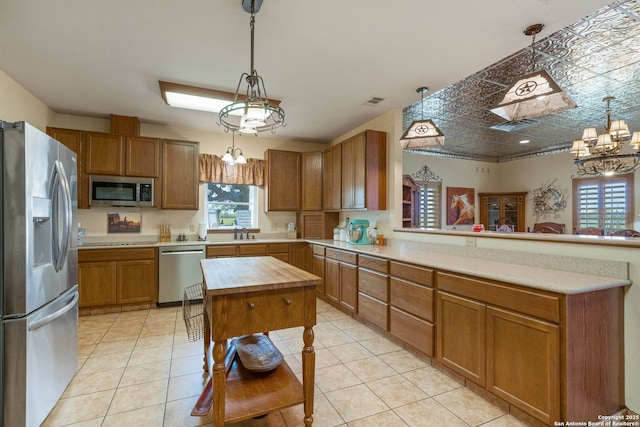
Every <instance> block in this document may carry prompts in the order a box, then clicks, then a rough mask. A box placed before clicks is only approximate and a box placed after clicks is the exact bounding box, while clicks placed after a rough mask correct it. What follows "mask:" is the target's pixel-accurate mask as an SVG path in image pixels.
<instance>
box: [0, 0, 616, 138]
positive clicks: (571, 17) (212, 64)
mask: <svg viewBox="0 0 640 427" xmlns="http://www.w3.org/2000/svg"><path fill="white" fill-rule="evenodd" d="M608 3H610V0H563V1H552V0H518V1H515V0H485V1H478V0H462V1H440V2H435V1H426V0H400V1H389V0H323V1H315V2H313V1H308V0H264V2H263V4H262V8H261V10H260V11H259V13H258V14H257V15H256V25H255V35H256V43H255V44H256V47H255V68H256V70H257V71H258V73H259V74H260V75H261V76H262V77H263V78H264V81H265V85H266V89H267V91H268V95H269V97H270V98H275V99H280V100H281V101H282V103H281V106H282V107H283V109H284V110H285V112H286V115H287V116H286V122H287V123H288V125H287V126H286V127H285V128H280V129H278V130H277V134H276V137H278V138H284V139H294V140H303V141H312V142H327V141H329V140H331V139H333V138H336V137H339V136H340V135H342V134H344V133H346V132H348V131H349V130H351V129H353V128H355V127H357V126H359V125H361V124H363V123H364V122H366V121H368V120H370V119H372V118H375V117H377V116H379V115H381V114H383V113H384V112H386V111H389V110H391V109H401V108H404V107H407V106H408V105H410V104H413V103H414V102H416V101H417V100H418V99H419V95H418V94H417V93H416V88H417V87H419V86H425V85H426V86H429V88H430V91H429V93H434V92H436V91H438V90H440V89H442V88H445V87H447V86H449V85H451V84H452V83H455V82H457V81H459V80H461V79H463V78H464V77H466V76H469V75H471V74H473V73H475V72H477V71H478V70H481V69H483V68H485V67H487V66H489V65H490V64H493V63H495V62H496V61H498V60H500V59H502V58H505V57H507V56H509V55H511V54H512V53H514V52H516V51H518V50H520V49H522V48H524V47H526V46H527V45H529V44H530V42H531V39H530V38H529V37H526V36H524V35H523V34H522V31H523V29H524V28H525V27H527V26H529V25H531V24H534V23H538V22H540V23H543V24H545V28H544V30H543V31H542V33H540V35H539V36H538V37H539V38H540V39H542V38H544V37H546V36H547V35H549V34H552V33H554V32H555V31H558V30H560V29H562V28H563V27H565V26H567V25H569V24H571V23H573V22H575V21H577V20H579V19H581V18H584V17H585V16H586V15H588V14H590V13H592V12H594V11H596V10H598V9H599V8H601V7H603V6H605V5H607V4H608ZM0 5H1V6H2V7H1V8H0V69H2V70H3V71H5V72H6V73H7V74H8V75H9V76H11V77H12V78H13V79H15V80H16V81H17V82H18V83H19V84H21V85H22V86H23V87H25V88H26V89H27V90H29V91H30V92H31V93H32V94H33V95H35V96H36V97H37V98H39V99H40V100H42V101H43V102H44V103H45V104H47V105H48V106H49V107H51V108H52V109H53V110H54V111H56V112H58V113H69V114H82V115H90V116H103V117H107V116H108V115H109V114H118V115H125V116H137V117H139V118H140V120H141V121H142V122H143V123H156V124H165V125H172V126H181V127H188V128H194V129H201V130H209V131H219V132H222V129H221V128H220V127H218V126H217V125H216V122H217V115H215V114H211V113H204V112H197V111H190V110H181V109H176V108H172V107H169V106H167V105H165V104H164V102H163V100H162V98H161V97H160V93H159V89H158V80H166V81H170V82H176V83H183V84H189V85H194V86H202V87H209V88H213V89H219V90H225V91H231V92H233V91H234V90H235V88H236V85H237V84H238V79H239V77H240V75H241V74H242V73H243V72H249V71H250V69H249V68H250V63H249V58H250V57H249V54H250V39H249V34H250V33H249V17H250V16H249V14H248V13H246V12H245V11H244V10H243V9H242V7H241V0H188V1H178V0H107V1H104V0H100V1H99V0H56V1H42V0H2V1H1V2H0ZM374 96H377V97H381V98H384V101H383V102H381V103H380V104H378V105H377V106H375V107H372V106H367V105H364V104H365V102H366V101H367V100H368V99H370V98H371V97H374ZM261 136H262V135H261ZM265 136H268V135H265Z"/></svg>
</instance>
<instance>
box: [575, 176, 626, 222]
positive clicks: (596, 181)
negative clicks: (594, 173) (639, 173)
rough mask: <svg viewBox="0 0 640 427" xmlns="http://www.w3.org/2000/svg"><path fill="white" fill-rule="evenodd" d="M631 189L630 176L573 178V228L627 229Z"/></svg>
mask: <svg viewBox="0 0 640 427" xmlns="http://www.w3.org/2000/svg"><path fill="white" fill-rule="evenodd" d="M632 187H633V174H626V175H619V176H611V177H606V176H601V177H593V178H580V179H574V180H573V194H574V205H573V225H574V227H577V228H587V227H597V228H602V229H605V230H620V229H623V228H631V227H630V224H631V223H632V221H633V212H632V208H633V188H632Z"/></svg>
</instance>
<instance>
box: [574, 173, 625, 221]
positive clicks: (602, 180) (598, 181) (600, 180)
mask: <svg viewBox="0 0 640 427" xmlns="http://www.w3.org/2000/svg"><path fill="white" fill-rule="evenodd" d="M572 181H573V182H572V187H573V188H572V190H573V192H572V194H573V212H572V220H573V228H574V229H576V228H581V227H580V201H581V200H580V197H579V193H578V192H579V190H580V188H581V187H582V186H584V185H589V184H592V185H593V184H595V185H597V186H598V224H597V228H602V229H606V231H609V230H618V229H624V228H632V227H631V225H632V224H633V218H634V212H633V210H634V206H635V205H634V200H633V181H634V174H633V173H628V174H622V175H613V176H604V175H602V176H592V177H581V178H574V179H573V180H572ZM611 182H624V184H625V216H624V221H625V223H624V224H623V225H622V226H620V228H606V226H607V225H608V224H607V223H606V217H605V215H604V212H603V206H602V205H603V203H604V199H603V189H604V188H605V186H606V185H607V183H611Z"/></svg>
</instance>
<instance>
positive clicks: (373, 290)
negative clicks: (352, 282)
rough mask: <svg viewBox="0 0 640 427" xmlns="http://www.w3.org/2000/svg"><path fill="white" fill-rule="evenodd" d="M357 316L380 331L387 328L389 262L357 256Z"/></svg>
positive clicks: (366, 256)
mask: <svg viewBox="0 0 640 427" xmlns="http://www.w3.org/2000/svg"><path fill="white" fill-rule="evenodd" d="M358 315H359V316H360V317H362V318H363V319H365V320H367V321H368V322H371V323H373V324H374V325H376V326H377V327H379V328H380V329H382V330H385V331H386V330H388V327H389V325H388V324H389V261H387V260H386V259H382V258H377V257H372V256H368V255H362V254H361V255H359V256H358Z"/></svg>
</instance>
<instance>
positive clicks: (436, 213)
mask: <svg viewBox="0 0 640 427" xmlns="http://www.w3.org/2000/svg"><path fill="white" fill-rule="evenodd" d="M418 185H419V186H420V191H419V193H418V198H419V210H420V213H419V218H420V222H419V226H420V227H428V228H440V183H439V182H438V183H430V182H420V183H418Z"/></svg>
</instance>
